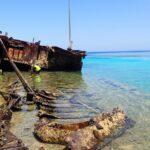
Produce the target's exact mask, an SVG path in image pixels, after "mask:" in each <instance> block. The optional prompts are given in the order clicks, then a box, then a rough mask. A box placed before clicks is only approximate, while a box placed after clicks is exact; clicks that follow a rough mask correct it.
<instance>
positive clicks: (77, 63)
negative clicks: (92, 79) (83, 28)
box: [0, 35, 86, 71]
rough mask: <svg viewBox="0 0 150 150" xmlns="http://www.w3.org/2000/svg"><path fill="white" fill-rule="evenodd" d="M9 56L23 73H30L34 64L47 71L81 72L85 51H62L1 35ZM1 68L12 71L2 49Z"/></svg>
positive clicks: (53, 47)
mask: <svg viewBox="0 0 150 150" xmlns="http://www.w3.org/2000/svg"><path fill="white" fill-rule="evenodd" d="M0 38H1V40H2V41H3V43H4V45H5V47H6V48H7V51H8V54H9V56H10V57H11V59H12V60H13V61H14V62H15V64H16V65H17V67H18V68H19V69H20V70H21V71H29V70H30V69H31V66H32V65H33V64H35V63H36V64H38V65H39V66H40V67H41V68H42V70H47V71H80V70H81V69H82V63H83V62H82V59H83V58H84V57H85V56H86V52H85V51H80V50H72V49H67V50H65V49H62V48H60V47H57V46H52V47H48V46H43V45H40V41H39V42H26V41H22V40H17V39H14V38H12V37H8V36H6V35H0ZM0 67H1V69H3V70H4V71H12V70H13V69H12V67H11V65H10V63H9V61H8V58H7V57H6V55H5V52H4V51H3V49H2V48H0Z"/></svg>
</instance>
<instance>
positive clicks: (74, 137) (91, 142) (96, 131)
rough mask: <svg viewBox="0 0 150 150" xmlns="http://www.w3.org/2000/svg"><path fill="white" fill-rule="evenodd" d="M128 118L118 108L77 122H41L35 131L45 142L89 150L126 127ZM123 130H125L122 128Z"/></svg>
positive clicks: (77, 149) (75, 149) (79, 149)
mask: <svg viewBox="0 0 150 150" xmlns="http://www.w3.org/2000/svg"><path fill="white" fill-rule="evenodd" d="M127 122H128V118H127V117H126V115H125V113H124V112H123V111H121V110H119V109H118V108H115V109H113V111H112V113H111V114H110V113H102V114H100V115H98V116H96V117H94V118H92V119H90V120H88V121H85V122H80V123H75V124H60V123H57V122H48V123H47V122H46V123H42V122H39V123H37V124H36V126H35V130H34V133H35V135H36V136H37V137H38V139H40V140H41V141H43V142H48V143H58V144H62V143H63V144H66V146H67V148H69V149H72V150H82V149H84V150H88V149H93V148H95V147H97V146H98V145H100V144H103V141H104V140H105V138H107V137H110V136H112V135H113V134H114V133H115V132H116V131H117V130H118V129H120V128H126V124H127ZM122 131H123V130H122Z"/></svg>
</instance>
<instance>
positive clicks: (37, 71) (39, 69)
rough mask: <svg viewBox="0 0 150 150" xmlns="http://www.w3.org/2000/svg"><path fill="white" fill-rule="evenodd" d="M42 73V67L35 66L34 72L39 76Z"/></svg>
mask: <svg viewBox="0 0 150 150" xmlns="http://www.w3.org/2000/svg"><path fill="white" fill-rule="evenodd" d="M40 71H41V67H40V66H39V65H37V64H35V65H34V66H33V72H34V73H37V74H39V73H40Z"/></svg>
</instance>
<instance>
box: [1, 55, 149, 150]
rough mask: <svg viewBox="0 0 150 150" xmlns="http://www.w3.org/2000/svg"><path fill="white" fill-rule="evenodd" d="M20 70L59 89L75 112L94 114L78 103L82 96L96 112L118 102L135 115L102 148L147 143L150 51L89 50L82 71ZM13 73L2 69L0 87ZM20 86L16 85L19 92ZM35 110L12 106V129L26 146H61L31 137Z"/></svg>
mask: <svg viewBox="0 0 150 150" xmlns="http://www.w3.org/2000/svg"><path fill="white" fill-rule="evenodd" d="M23 75H24V76H25V77H26V79H27V80H28V82H29V83H30V84H31V85H34V86H35V87H36V88H40V89H45V90H48V91H53V92H56V93H60V94H62V95H63V96H62V98H61V99H60V100H59V101H58V102H56V103H58V104H59V103H60V101H61V102H62V103H67V104H69V105H71V104H76V112H75V113H74V116H75V117H77V116H83V117H85V118H86V117H87V116H90V117H91V116H93V115H95V114H94V113H93V112H92V111H91V110H90V109H87V108H85V107H84V106H81V105H79V103H78V102H84V103H86V104H87V105H89V106H91V107H93V108H94V109H96V110H97V111H99V112H102V111H111V110H112V109H113V108H114V107H116V106H119V107H120V108H121V109H123V110H124V111H125V112H126V114H127V115H128V116H129V117H130V118H132V119H133V120H135V121H136V124H135V126H134V127H133V128H131V129H129V130H127V132H126V133H124V134H123V135H122V136H121V137H119V138H117V139H114V140H113V141H112V143H111V144H110V145H108V146H107V147H105V148H104V150H113V149H114V150H135V149H136V150H149V149H150V94H149V93H150V80H149V79H150V52H130V53H127V52H124V53H88V56H87V57H86V59H84V65H83V70H82V72H81V73H79V72H41V74H40V75H36V76H31V75H30V73H23ZM15 79H16V75H15V73H5V75H4V76H3V77H1V78H0V88H1V89H4V90H7V88H4V86H5V85H7V84H8V83H11V82H12V81H14V80H15ZM23 91H24V90H23V89H22V88H21V89H19V92H20V93H21V92H22V93H23ZM74 110H75V109H74ZM78 110H79V111H78ZM36 113H37V111H36V109H35V108H34V106H33V107H31V108H28V107H23V111H22V112H14V114H13V119H12V124H11V131H12V132H13V133H15V135H17V136H18V137H19V138H21V139H23V141H24V142H25V144H26V145H27V146H29V148H30V149H33V150H34V149H38V148H39V146H41V145H44V147H45V148H46V149H56V150H58V149H63V146H60V145H52V144H43V143H40V142H38V141H37V140H36V139H34V137H33V133H32V132H33V127H34V123H35V122H36V120H37V119H38V118H37V117H36ZM77 120H78V121H79V120H82V119H79V118H78V119H77ZM77 120H72V121H77ZM69 121H70V120H69Z"/></svg>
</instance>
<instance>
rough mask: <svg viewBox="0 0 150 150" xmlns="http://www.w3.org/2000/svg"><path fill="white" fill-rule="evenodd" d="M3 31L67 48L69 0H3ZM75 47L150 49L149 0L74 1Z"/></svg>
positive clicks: (0, 1)
mask: <svg viewBox="0 0 150 150" xmlns="http://www.w3.org/2000/svg"><path fill="white" fill-rule="evenodd" d="M0 10H1V11H0V30H1V31H4V32H5V31H7V32H8V34H9V36H12V37H14V38H18V39H22V40H26V41H32V39H33V37H34V38H35V40H36V41H38V40H41V42H42V44H44V45H50V46H52V45H57V46H60V47H63V48H67V47H68V0H0ZM71 24H72V40H73V48H75V49H84V50H87V51H111V50H115V51H116V50H150V0H71Z"/></svg>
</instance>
